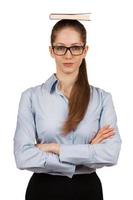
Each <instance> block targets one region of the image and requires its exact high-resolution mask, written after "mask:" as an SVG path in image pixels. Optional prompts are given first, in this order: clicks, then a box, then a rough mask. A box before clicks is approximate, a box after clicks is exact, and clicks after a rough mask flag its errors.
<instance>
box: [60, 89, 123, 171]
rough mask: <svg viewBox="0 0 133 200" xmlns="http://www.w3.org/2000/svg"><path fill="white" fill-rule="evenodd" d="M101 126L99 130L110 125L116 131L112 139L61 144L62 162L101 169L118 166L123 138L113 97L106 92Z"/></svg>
mask: <svg viewBox="0 0 133 200" xmlns="http://www.w3.org/2000/svg"><path fill="white" fill-rule="evenodd" d="M99 125H100V126H99V129H101V128H102V127H103V126H105V125H110V126H111V127H113V128H114V129H115V135H113V137H112V138H108V139H105V140H103V141H102V142H101V143H99V144H74V145H65V144H61V146H60V155H59V158H60V161H65V162H71V163H73V164H75V165H80V164H81V165H85V166H88V167H90V168H101V167H103V166H112V165H115V164H117V161H118V157H119V152H120V148H121V138H120V134H119V130H118V126H117V116H116V112H115V109H114V105H113V101H112V95H111V94H110V93H108V92H105V95H104V98H103V104H102V110H101V114H100V120H99Z"/></svg>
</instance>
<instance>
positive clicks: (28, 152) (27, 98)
mask: <svg viewBox="0 0 133 200" xmlns="http://www.w3.org/2000/svg"><path fill="white" fill-rule="evenodd" d="M31 89H32V88H29V89H27V90H26V91H24V92H22V95H21V98H20V102H19V109H18V115H17V125H16V130H15V135H14V138H13V141H14V156H15V161H16V166H17V168H19V169H22V170H23V169H27V170H30V171H34V172H40V171H42V172H51V171H53V172H57V171H58V172H60V173H62V174H64V175H65V174H66V175H70V176H71V175H72V174H73V173H74V171H75V165H74V164H71V163H70V164H69V163H65V162H64V163H62V162H61V161H60V160H59V157H58V156H57V155H56V154H52V153H47V152H46V153H45V152H43V151H41V150H40V149H39V148H37V147H36V146H35V143H36V134H37V133H36V127H35V122H34V113H33V111H32V98H31Z"/></svg>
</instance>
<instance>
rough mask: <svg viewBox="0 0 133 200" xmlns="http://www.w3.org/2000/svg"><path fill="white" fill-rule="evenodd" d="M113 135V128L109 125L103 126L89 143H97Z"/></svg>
mask: <svg viewBox="0 0 133 200" xmlns="http://www.w3.org/2000/svg"><path fill="white" fill-rule="evenodd" d="M113 135H114V128H110V126H109V125H108V126H105V127H103V128H101V129H100V130H99V131H98V133H97V135H96V136H95V137H94V138H93V140H92V141H91V143H90V144H98V143H101V142H102V141H103V140H105V139H107V138H111V137H112V136H113Z"/></svg>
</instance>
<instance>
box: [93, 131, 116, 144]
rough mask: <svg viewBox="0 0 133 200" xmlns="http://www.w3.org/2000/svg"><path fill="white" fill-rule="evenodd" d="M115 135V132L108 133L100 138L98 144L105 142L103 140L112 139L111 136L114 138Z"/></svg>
mask: <svg viewBox="0 0 133 200" xmlns="http://www.w3.org/2000/svg"><path fill="white" fill-rule="evenodd" d="M113 135H114V132H113V131H111V132H109V133H106V134H104V135H102V136H101V137H99V138H98V139H97V141H98V142H101V141H103V140H105V139H107V138H109V137H111V136H113Z"/></svg>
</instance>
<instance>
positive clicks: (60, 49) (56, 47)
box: [54, 46, 66, 51]
mask: <svg viewBox="0 0 133 200" xmlns="http://www.w3.org/2000/svg"><path fill="white" fill-rule="evenodd" d="M54 48H55V50H56V51H64V50H66V47H64V46H55V47H54Z"/></svg>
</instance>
